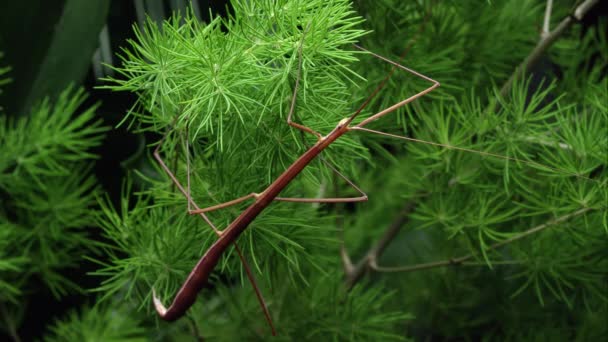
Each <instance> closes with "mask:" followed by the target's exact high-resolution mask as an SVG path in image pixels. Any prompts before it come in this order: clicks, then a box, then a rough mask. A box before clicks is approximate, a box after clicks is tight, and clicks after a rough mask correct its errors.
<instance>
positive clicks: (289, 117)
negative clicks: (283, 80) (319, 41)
mask: <svg viewBox="0 0 608 342" xmlns="http://www.w3.org/2000/svg"><path fill="white" fill-rule="evenodd" d="M306 31H308V28H307V29H306ZM305 36H306V32H304V34H302V39H301V40H300V46H299V47H298V76H297V77H296V84H295V85H294V87H293V94H292V95H291V105H290V106H289V115H287V124H288V125H289V126H291V127H295V128H297V129H299V130H301V131H303V132H306V133H310V134H312V135H315V136H316V137H317V138H318V139H321V137H322V135H321V133H319V132H317V131H315V130H313V129H312V128H310V127H307V126H304V125H302V124H299V123H297V122H294V121H293V120H292V117H293V114H294V113H295V110H296V98H297V95H298V88H299V87H300V79H301V78H302V47H303V45H304V37H305Z"/></svg>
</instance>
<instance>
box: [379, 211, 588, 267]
mask: <svg viewBox="0 0 608 342" xmlns="http://www.w3.org/2000/svg"><path fill="white" fill-rule="evenodd" d="M592 209H593V208H591V207H587V208H582V209H579V210H577V211H575V212H572V213H569V214H566V215H563V216H560V217H558V218H556V219H553V220H550V221H547V222H545V223H543V224H540V225H538V226H536V227H532V228H530V229H528V230H526V231H524V232H521V233H519V234H517V235H515V236H513V237H511V238H508V239H506V240H504V241H500V242H497V243H495V244H493V245H491V246H490V247H488V248H487V249H486V251H492V250H495V249H498V248H500V247H503V246H505V245H508V244H510V243H513V242H515V241H518V240H521V239H523V238H525V237H528V236H530V235H532V234H536V233H538V232H541V231H543V230H545V229H547V228H549V227H551V226H554V225H556V224H558V223H561V222H564V221H567V220H569V219H571V218H573V217H576V216H580V215H582V214H584V213H586V212H588V211H591V210H592ZM473 257H475V253H469V254H467V255H464V256H461V257H458V258H450V259H446V260H441V261H433V262H427V263H422V264H416V265H411V266H403V267H382V266H378V264H376V263H375V262H374V263H371V262H370V264H369V267H370V268H371V269H373V270H375V271H377V272H412V271H418V270H424V269H430V268H436V267H443V266H457V265H462V264H464V263H465V261H467V260H469V259H472V258H473Z"/></svg>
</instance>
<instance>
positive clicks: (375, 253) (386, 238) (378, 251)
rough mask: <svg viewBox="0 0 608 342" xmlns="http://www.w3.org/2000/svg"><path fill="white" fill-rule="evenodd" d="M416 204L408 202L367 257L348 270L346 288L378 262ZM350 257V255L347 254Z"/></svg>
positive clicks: (407, 219) (351, 285)
mask: <svg viewBox="0 0 608 342" xmlns="http://www.w3.org/2000/svg"><path fill="white" fill-rule="evenodd" d="M414 207H415V204H414V202H408V203H407V204H406V205H405V206H404V207H403V209H401V211H400V212H399V214H398V215H397V217H396V218H395V220H394V221H393V223H391V225H390V226H389V227H388V229H387V230H386V231H385V232H384V234H383V235H382V237H381V238H380V240H378V243H376V245H375V246H373V247H372V248H370V249H369V251H368V252H367V253H366V254H365V256H364V257H363V258H362V259H361V260H360V261H359V262H358V263H357V265H356V266H354V267H352V268H350V269H348V268H347V269H346V286H347V288H348V289H350V288H352V287H353V285H355V284H356V283H357V282H358V281H359V280H360V279H361V278H362V277H363V275H364V274H365V273H366V271H367V270H368V268H370V266H371V265H372V263H375V262H376V260H377V259H378V258H379V257H380V256H381V255H382V253H384V250H385V249H386V247H388V245H389V244H390V243H391V242H392V241H393V239H394V238H395V236H397V233H399V230H401V227H402V226H403V225H404V224H406V223H407V222H408V221H409V217H408V215H409V213H411V212H412V210H414ZM346 255H348V254H346Z"/></svg>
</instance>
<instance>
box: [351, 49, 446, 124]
mask: <svg viewBox="0 0 608 342" xmlns="http://www.w3.org/2000/svg"><path fill="white" fill-rule="evenodd" d="M355 47H356V48H358V49H359V50H362V51H366V52H368V53H369V54H371V55H372V56H374V57H376V58H379V59H381V60H383V61H385V62H387V63H389V64H392V65H393V67H395V68H399V69H401V70H404V71H407V72H409V73H410V74H413V75H415V76H418V77H420V78H422V79H423V80H426V81H428V82H431V83H432V85H431V86H430V87H428V88H426V89H424V90H423V91H421V92H419V93H417V94H415V95H412V96H410V97H408V98H407V99H405V100H402V101H400V102H397V103H395V104H394V105H392V106H390V107H388V108H385V109H383V110H381V111H379V112H378V113H376V114H374V115H372V116H370V117H369V118H367V119H365V120H363V121H361V122H360V123H358V124H357V125H355V126H352V127H351V129H356V128H361V127H363V126H365V125H367V124H368V123H370V122H372V121H375V120H378V119H380V118H381V117H383V116H385V115H387V114H389V113H391V112H394V111H395V110H397V109H399V108H401V107H403V106H405V105H406V104H408V103H410V102H412V101H414V100H416V99H417V98H419V97H422V96H424V95H426V94H428V93H430V92H431V91H433V89H435V88H437V87H439V82H437V81H435V80H434V79H432V78H430V77H427V76H425V75H423V74H421V73H419V72H417V71H415V70H412V69H410V68H407V67H405V66H403V65H401V64H399V63H397V62H394V61H392V60H390V59H388V58H386V57H382V56H380V55H378V54H376V53H374V52H371V51H369V50H367V49H364V48H362V47H360V46H358V45H355ZM359 111H360V110H359ZM359 111H357V112H356V113H355V114H354V115H353V116H352V117H351V120H352V119H353V117H354V116H355V115H356V114H358V113H359Z"/></svg>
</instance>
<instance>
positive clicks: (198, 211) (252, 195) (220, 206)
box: [188, 192, 259, 215]
mask: <svg viewBox="0 0 608 342" xmlns="http://www.w3.org/2000/svg"><path fill="white" fill-rule="evenodd" d="M258 196H259V194H258V193H255V192H252V193H250V194H248V195H245V196H242V197H239V198H237V199H233V200H231V201H228V202H224V203H220V204H216V205H213V206H210V207H206V208H202V209H199V208H197V209H194V210H190V209H188V214H190V215H195V214H202V213H207V212H210V211H214V210H218V209H223V208H226V207H229V206H231V205H235V204H239V203H241V202H243V201H246V200H248V199H250V198H257V197H258Z"/></svg>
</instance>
